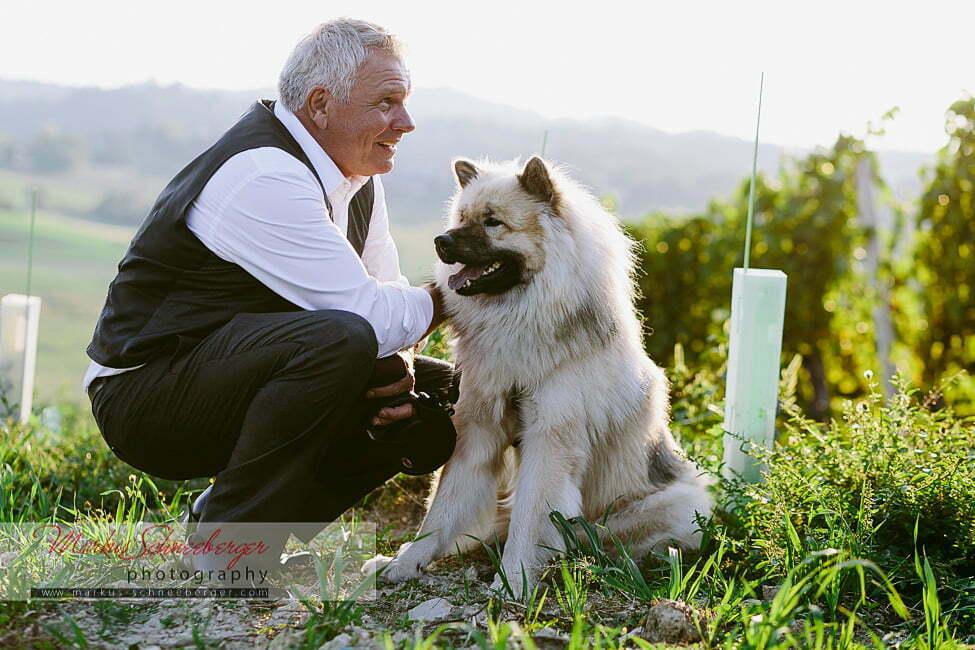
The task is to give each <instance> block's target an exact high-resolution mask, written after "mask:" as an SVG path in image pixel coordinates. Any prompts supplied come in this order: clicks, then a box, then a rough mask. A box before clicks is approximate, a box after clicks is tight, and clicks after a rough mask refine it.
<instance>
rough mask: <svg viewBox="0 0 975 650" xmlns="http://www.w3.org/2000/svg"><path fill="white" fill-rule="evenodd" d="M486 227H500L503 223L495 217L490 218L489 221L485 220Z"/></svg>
mask: <svg viewBox="0 0 975 650" xmlns="http://www.w3.org/2000/svg"><path fill="white" fill-rule="evenodd" d="M484 225H485V226H488V227H491V226H500V225H501V222H500V221H498V220H497V219H495V218H494V217H488V218H487V219H485V220H484Z"/></svg>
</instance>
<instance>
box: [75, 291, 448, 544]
mask: <svg viewBox="0 0 975 650" xmlns="http://www.w3.org/2000/svg"><path fill="white" fill-rule="evenodd" d="M376 354H377V344H376V338H375V334H374V333H373V329H372V326H371V325H369V323H368V322H367V321H366V320H365V319H363V318H361V317H360V316H357V315H355V314H352V313H350V312H345V311H336V310H321V311H301V312H286V313H270V314H250V313H246V314H238V315H237V316H235V317H234V318H233V319H232V320H231V321H230V322H228V323H227V324H226V325H224V326H223V327H221V328H220V329H218V330H216V331H214V332H213V333H211V334H210V335H209V336H207V337H206V338H205V339H203V340H202V342H200V343H199V344H198V345H196V346H194V347H192V348H191V349H189V350H188V351H184V352H177V353H176V354H175V355H173V356H170V357H165V358H160V359H156V360H154V361H152V362H149V363H148V364H146V365H145V366H143V367H141V368H139V369H137V370H132V371H129V372H125V373H122V374H120V375H115V376H112V377H108V378H106V379H104V380H103V385H102V386H101V387H100V388H99V390H98V391H97V392H96V393H95V395H94V398H93V402H92V411H93V413H94V415H95V421H96V422H97V423H98V427H99V429H100V430H101V432H102V435H103V437H104V438H105V441H106V442H107V443H108V444H109V445H110V446H111V448H112V450H113V451H114V452H115V454H116V455H117V456H118V457H119V458H121V459H122V460H123V461H125V462H126V463H128V464H130V465H132V466H133V467H136V468H138V469H140V470H143V471H145V472H147V473H149V474H152V475H154V476H158V477H161V478H167V479H188V478H200V477H210V476H215V477H216V480H215V483H214V486H213V491H212V493H211V495H210V498H209V499H208V501H207V503H206V506H205V508H204V511H203V513H202V520H203V521H213V522H220V521H224V522H327V521H332V520H333V519H335V518H336V517H337V516H338V515H340V514H341V513H342V512H344V511H345V510H347V509H348V508H350V507H351V506H353V505H354V504H355V503H356V502H357V501H359V499H361V498H362V497H363V496H365V495H366V494H368V493H369V492H370V491H371V490H372V489H374V488H376V487H377V486H379V485H382V484H383V483H384V482H385V481H386V480H387V479H389V478H390V477H392V476H394V475H395V474H396V473H397V472H398V471H399V470H400V469H401V468H400V465H399V464H398V463H397V462H394V461H391V460H390V459H389V458H386V459H385V460H377V458H376V457H375V456H376V455H377V454H372V455H371V454H370V451H371V449H370V448H371V446H372V445H376V444H377V443H375V442H373V441H372V440H371V439H370V438H369V437H368V436H367V435H366V434H365V431H364V423H365V419H366V417H367V409H368V405H367V401H366V400H365V399H364V397H363V394H364V392H365V389H366V386H367V383H368V381H369V378H370V375H371V373H372V370H373V365H374V363H375V360H376ZM415 371H416V384H417V387H416V390H417V391H424V392H428V393H431V394H432V393H434V392H441V391H446V390H447V389H448V387H449V386H450V384H451V382H452V381H453V376H454V372H453V367H452V366H451V365H450V364H448V363H445V362H442V361H438V360H436V359H431V358H428V357H418V358H417V361H416V367H415ZM419 435H420V436H421V438H420V439H417V440H416V444H418V445H421V444H424V443H425V441H424V440H423V439H422V432H421V433H420V434H419ZM411 440H412V439H411ZM302 536H304V535H302Z"/></svg>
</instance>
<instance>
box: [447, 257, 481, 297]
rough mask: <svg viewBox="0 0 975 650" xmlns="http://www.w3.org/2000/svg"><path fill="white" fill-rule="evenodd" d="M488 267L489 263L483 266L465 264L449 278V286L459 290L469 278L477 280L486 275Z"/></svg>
mask: <svg viewBox="0 0 975 650" xmlns="http://www.w3.org/2000/svg"><path fill="white" fill-rule="evenodd" d="M487 267H488V265H487V264H484V265H483V266H465V267H464V268H462V269H461V270H460V271H458V272H457V273H454V274H453V275H452V276H450V277H449V278H447V286H448V287H450V288H451V289H453V290H454V291H457V290H458V289H460V288H461V287H462V286H464V283H465V282H467V281H468V280H476V279H478V278H479V277H481V276H482V275H484V271H485V270H487Z"/></svg>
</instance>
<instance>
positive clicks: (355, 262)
mask: <svg viewBox="0 0 975 650" xmlns="http://www.w3.org/2000/svg"><path fill="white" fill-rule="evenodd" d="M279 92H280V97H281V99H280V100H279V101H276V102H274V101H266V100H262V101H259V102H257V103H255V104H254V105H253V106H252V107H251V108H250V109H249V110H248V111H247V112H246V113H245V114H244V115H243V116H242V117H241V118H240V119H239V120H238V121H237V123H236V124H234V125H233V126H232V127H231V128H230V129H229V130H228V131H227V132H226V133H225V134H224V135H223V136H222V137H221V138H220V139H219V140H218V141H217V142H216V143H215V144H214V145H213V146H212V147H210V148H209V149H207V150H206V151H205V152H203V153H202V154H201V155H200V156H199V157H198V158H196V159H195V160H193V161H192V162H191V163H189V165H187V166H186V168H184V169H183V170H182V171H181V172H179V174H178V175H177V176H176V177H175V178H174V179H173V180H172V181H171V182H170V183H169V185H167V186H166V188H165V189H164V190H163V192H162V194H161V195H160V196H159V198H158V199H157V201H156V203H155V205H154V206H153V207H152V210H151V211H150V213H149V215H148V216H147V217H146V219H145V221H144V222H143V224H142V226H141V227H140V228H139V230H138V232H137V233H136V235H135V237H134V238H133V240H132V242H131V244H130V246H129V248H128V251H127V252H126V254H125V256H124V258H123V259H122V261H121V263H120V264H119V267H118V268H119V271H118V275H117V276H116V277H115V279H114V280H113V281H112V283H111V285H110V286H109V289H108V297H107V299H106V302H105V306H104V308H103V310H102V312H101V315H100V317H99V320H98V323H97V325H96V327H95V332H94V336H93V338H92V341H91V344H90V345H89V346H88V349H87V352H88V355H89V356H90V357H91V359H92V360H93V361H92V364H91V366H90V368H89V370H88V372H87V374H86V376H85V380H84V384H85V389H86V391H87V392H88V394H89V396H90V397H91V401H92V410H93V413H94V416H95V420H96V421H97V423H98V426H99V428H100V430H101V432H102V435H103V436H104V438H105V440H106V442H107V443H108V444H109V445H110V446H111V448H112V450H113V451H114V452H115V453H116V455H118V457H119V458H121V459H122V460H124V461H125V462H127V463H129V464H130V465H132V466H134V467H137V468H139V469H141V470H143V471H145V472H147V473H149V474H152V475H154V476H158V477H162V478H167V479H189V478H195V477H215V481H214V484H213V486H212V488H211V490H208V492H207V493H205V494H204V495H203V496H202V497H201V498H198V499H197V500H196V502H195V503H194V505H193V508H192V514H193V517H194V519H197V518H198V519H199V520H200V521H201V522H327V521H331V520H332V519H334V518H335V517H336V516H338V515H339V514H341V513H342V512H343V511H345V510H346V509H348V508H349V507H350V506H352V505H353V504H355V503H356V501H358V500H359V499H360V498H361V497H363V496H364V495H365V494H367V493H368V492H369V491H370V490H372V489H373V488H375V487H377V486H378V485H381V484H382V483H383V482H384V481H385V480H386V479H388V478H389V477H391V476H393V475H395V474H396V473H397V472H398V471H400V470H402V469H409V468H410V467H411V466H412V465H413V462H414V459H413V458H412V456H414V455H416V456H422V457H423V458H424V459H425V461H424V462H427V463H428V464H429V460H430V458H431V457H434V458H436V459H437V463H435V464H440V463H442V462H444V461H446V458H447V456H449V454H450V451H451V450H452V448H453V440H452V438H451V439H446V438H445V437H444V436H442V435H441V436H440V437H437V438H436V439H427V438H425V437H424V433H423V431H422V430H421V431H419V432H414V433H413V434H412V435H414V436H415V439H411V440H409V441H408V444H407V447H406V451H403V452H402V453H400V450H398V449H394V450H393V452H392V453H391V452H390V449H389V445H388V444H387V443H388V441H387V443H384V442H383V441H377V439H376V438H375V437H374V436H370V435H367V434H366V431H365V428H366V427H367V426H370V425H373V426H378V427H381V426H383V425H390V424H392V423H394V422H397V421H399V420H404V419H406V418H411V417H413V416H414V407H413V405H412V404H409V403H407V404H402V405H399V406H390V407H387V408H382V409H381V410H378V411H377V410H376V407H375V406H374V405H375V404H376V402H375V401H372V400H374V399H375V398H384V397H390V396H393V395H399V394H402V393H405V392H409V391H410V390H412V389H414V387H415V388H416V390H418V391H421V390H422V391H425V392H427V393H430V394H441V395H444V394H445V393H446V392H447V391H448V390H449V388H450V387H451V386H452V385H454V373H453V368H452V367H451V366H450V365H449V364H445V363H443V362H438V361H436V360H433V359H427V358H424V357H417V358H416V359H415V365H414V359H413V356H412V354H411V353H409V352H404V350H405V349H408V348H410V347H411V346H413V345H414V344H416V343H417V342H418V341H419V340H420V339H422V338H423V337H424V336H426V335H427V334H428V333H429V332H430V331H431V330H432V329H433V328H434V327H436V326H437V324H438V323H439V322H440V320H441V315H440V313H441V304H440V299H439V296H438V294H437V292H436V290H435V289H434V288H433V287H422V288H421V287H411V286H410V285H409V282H408V280H407V279H406V278H405V277H403V276H402V275H401V274H400V270H399V260H398V254H397V251H396V246H395V244H394V242H393V240H392V238H391V236H390V233H389V226H388V220H387V211H386V201H385V198H384V193H383V187H382V183H381V181H380V175H381V174H385V173H387V172H389V171H391V170H392V169H393V158H394V155H395V152H396V147H397V146H398V143H399V141H400V139H401V138H402V137H403V136H404V135H405V134H407V133H409V132H411V131H412V130H413V129H414V124H413V121H412V119H411V117H410V115H409V113H408V112H407V110H406V106H405V101H406V99H407V96H408V95H409V92H410V78H409V73H408V71H407V69H406V67H405V65H404V62H403V60H402V58H401V55H400V50H399V43H398V42H397V40H396V39H395V37H393V36H392V35H391V34H389V33H387V32H386V31H385V30H384V29H382V28H381V27H379V26H377V25H373V24H371V23H366V22H363V21H358V20H351V19H340V20H334V21H331V22H327V23H324V24H322V25H320V26H319V27H318V28H317V29H316V30H315V31H314V32H313V33H312V34H310V35H309V36H307V37H306V38H304V39H303V40H302V41H301V42H300V43H298V45H297V46H296V48H295V50H294V52H293V53H292V54H291V56H290V58H289V59H288V61H287V63H286V64H285V67H284V69H283V71H282V72H281V77H280V82H279ZM377 359H378V360H379V361H377ZM370 405H373V406H372V408H371V406H370ZM370 409H371V410H370ZM431 445H436V446H437V448H434V449H431V448H430V446H431ZM413 452H415V454H414V453H413ZM313 534H314V532H312V533H311V534H309V531H308V530H303V531H302V534H301V536H302V537H304V538H306V539H309V538H310V537H311V536H313ZM281 544H283V540H281ZM277 551H278V552H276V553H275V558H277V557H278V554H279V551H280V549H277ZM275 561H277V560H275Z"/></svg>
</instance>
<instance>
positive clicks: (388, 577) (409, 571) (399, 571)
mask: <svg viewBox="0 0 975 650" xmlns="http://www.w3.org/2000/svg"><path fill="white" fill-rule="evenodd" d="M422 574H423V567H422V566H420V565H419V564H417V563H416V562H413V563H411V562H410V561H409V560H406V561H405V562H404V558H401V557H399V556H398V555H397V556H396V557H395V558H394V559H393V560H392V561H391V562H389V563H388V564H387V565H386V570H385V571H383V572H382V573H381V574H380V575H379V579H380V580H382V581H383V582H403V581H405V580H409V579H411V578H419V577H420V575H422Z"/></svg>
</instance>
